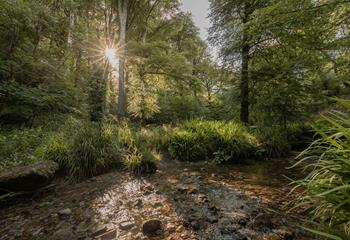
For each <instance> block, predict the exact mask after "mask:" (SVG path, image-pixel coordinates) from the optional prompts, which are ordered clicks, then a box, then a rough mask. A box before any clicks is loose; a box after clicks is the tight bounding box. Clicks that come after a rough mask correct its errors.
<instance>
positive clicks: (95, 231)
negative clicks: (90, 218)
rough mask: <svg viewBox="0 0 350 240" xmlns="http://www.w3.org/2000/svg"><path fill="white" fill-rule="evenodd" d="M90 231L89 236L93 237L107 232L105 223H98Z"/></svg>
mask: <svg viewBox="0 0 350 240" xmlns="http://www.w3.org/2000/svg"><path fill="white" fill-rule="evenodd" d="M90 232H91V235H90V236H91V237H93V238H95V237H97V236H100V235H102V234H104V233H106V232H107V226H106V225H100V224H99V225H96V226H94V227H93V228H92V229H91V230H90Z"/></svg>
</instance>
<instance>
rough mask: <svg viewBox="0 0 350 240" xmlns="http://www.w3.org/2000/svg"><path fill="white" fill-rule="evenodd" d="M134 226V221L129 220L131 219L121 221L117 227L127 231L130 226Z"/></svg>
mask: <svg viewBox="0 0 350 240" xmlns="http://www.w3.org/2000/svg"><path fill="white" fill-rule="evenodd" d="M134 226H135V223H133V222H131V221H125V222H121V223H120V224H119V227H120V229H121V230H123V231H127V230H130V229H131V228H133V227H134Z"/></svg>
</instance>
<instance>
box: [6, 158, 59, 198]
mask: <svg viewBox="0 0 350 240" xmlns="http://www.w3.org/2000/svg"><path fill="white" fill-rule="evenodd" d="M58 168H59V166H58V164H57V163H55V162H53V161H41V162H37V163H35V164H32V165H29V166H19V167H14V168H11V169H7V170H4V171H2V172H1V173H0V189H1V190H0V195H1V194H5V193H8V192H31V191H35V190H38V189H40V188H42V187H45V186H46V185H48V184H49V183H50V182H51V181H52V180H53V177H54V175H55V173H56V172H57V171H58Z"/></svg>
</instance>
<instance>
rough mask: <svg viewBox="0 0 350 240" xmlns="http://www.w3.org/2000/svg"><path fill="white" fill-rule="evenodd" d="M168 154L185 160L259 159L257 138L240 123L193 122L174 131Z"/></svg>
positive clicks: (232, 160) (219, 161)
mask: <svg viewBox="0 0 350 240" xmlns="http://www.w3.org/2000/svg"><path fill="white" fill-rule="evenodd" d="M169 151H170V154H171V156H172V157H174V158H177V159H179V160H183V161H200V160H214V162H215V163H221V162H237V161H239V160H244V159H248V158H256V157H258V154H259V146H258V142H257V140H256V138H255V137H254V136H253V135H251V134H250V133H249V132H248V130H247V129H246V128H245V127H243V126H241V125H240V124H237V123H233V122H228V123H225V122H220V121H201V120H193V121H189V122H186V123H184V124H182V125H180V126H179V128H178V129H177V130H175V131H174V133H173V135H172V136H171V139H170V143H169Z"/></svg>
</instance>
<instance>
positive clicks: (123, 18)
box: [118, 0, 128, 117]
mask: <svg viewBox="0 0 350 240" xmlns="http://www.w3.org/2000/svg"><path fill="white" fill-rule="evenodd" d="M118 17H119V46H118V49H119V83H118V87H119V88H118V89H119V92H118V115H119V116H120V117H125V116H126V93H125V60H126V46H125V45H126V24H127V19H128V0H118Z"/></svg>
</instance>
